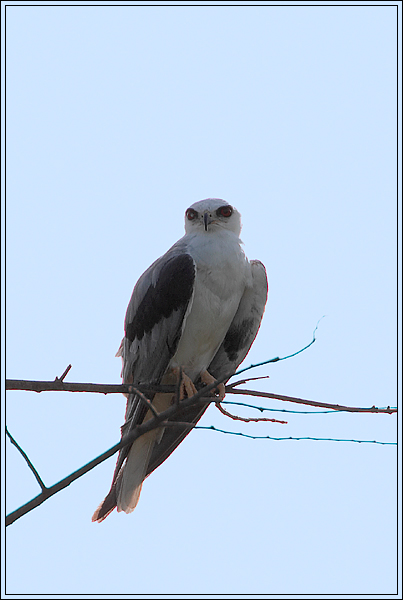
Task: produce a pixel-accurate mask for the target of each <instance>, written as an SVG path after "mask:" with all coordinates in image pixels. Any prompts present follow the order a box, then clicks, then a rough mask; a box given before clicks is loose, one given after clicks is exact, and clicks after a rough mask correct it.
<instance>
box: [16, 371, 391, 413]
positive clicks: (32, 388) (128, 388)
mask: <svg viewBox="0 0 403 600" xmlns="http://www.w3.org/2000/svg"><path fill="white" fill-rule="evenodd" d="M227 378H228V375H226V376H225V377H224V378H223V379H221V380H220V382H221V381H225V379H227ZM254 379H260V378H255V377H253V378H251V379H242V380H240V381H235V382H234V383H231V384H229V385H226V386H225V393H226V394H242V395H245V396H259V397H260V398H272V399H274V400H282V401H283V402H294V403H297V404H306V405H308V406H316V407H321V408H329V409H331V410H336V411H347V412H361V413H385V414H393V413H396V412H397V408H394V407H390V406H388V407H387V408H377V407H376V406H371V407H368V408H361V407H354V406H343V405H342V404H328V403H326V402H318V401H316V400H304V399H303V398H296V397H294V396H284V395H282V394H273V393H270V392H259V391H256V390H247V389H242V388H241V389H235V386H238V385H240V384H243V383H246V382H247V381H252V380H254ZM217 381H219V380H217ZM6 390H25V391H28V392H38V393H39V392H91V393H95V394H105V395H106V394H130V393H138V392H141V393H142V394H144V393H147V392H165V393H174V392H175V391H176V386H172V385H155V386H137V387H134V386H133V385H130V384H110V383H66V382H64V381H61V380H60V379H57V380H55V381H29V380H28V381H27V380H22V379H6ZM203 390H204V391H205V390H206V388H203ZM143 401H144V400H143Z"/></svg>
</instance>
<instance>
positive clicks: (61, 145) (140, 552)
mask: <svg viewBox="0 0 403 600" xmlns="http://www.w3.org/2000/svg"><path fill="white" fill-rule="evenodd" d="M29 4H30V5H29V6H13V3H12V2H7V5H8V6H7V377H9V378H15V379H47V380H49V379H54V378H55V376H57V375H58V376H60V375H61V373H62V372H63V370H64V369H65V367H66V366H67V365H68V364H69V363H72V365H73V368H72V370H71V372H70V373H69V375H68V380H69V381H86V382H87V381H88V382H99V383H112V382H119V381H120V378H119V375H120V361H119V359H117V358H114V354H115V352H116V350H117V348H118V346H119V343H120V340H121V337H122V334H123V319H124V314H125V311H126V306H127V303H128V301H129V298H130V295H131V291H132V288H133V286H134V284H135V283H136V281H137V279H138V277H139V276H140V275H141V273H142V272H143V271H144V270H145V269H146V268H147V267H148V266H149V264H151V262H152V261H154V260H155V259H156V258H157V257H158V256H160V255H161V254H163V253H164V252H165V251H166V250H167V249H168V248H169V247H170V246H171V245H172V244H173V243H174V242H175V241H176V240H177V239H178V238H179V237H181V236H182V235H183V214H184V211H185V209H186V208H187V207H188V206H189V205H190V204H192V203H193V202H195V201H197V200H200V199H202V198H206V197H209V196H214V197H221V198H224V199H225V200H227V201H228V202H230V203H232V204H234V205H235V206H236V207H237V208H238V210H239V211H240V212H241V214H242V218H243V225H244V227H243V231H242V239H243V241H244V243H245V252H246V254H247V256H248V257H249V258H259V259H260V260H262V261H263V262H264V264H265V265H266V268H267V272H268V276H269V282H270V295H269V301H268V305H267V309H266V314H265V317H264V320H263V324H262V327H261V330H260V333H259V336H258V338H257V340H256V342H255V344H254V346H253V348H252V350H251V352H250V354H249V355H248V357H247V359H246V361H245V363H244V365H243V366H247V365H249V364H251V363H256V362H259V361H262V360H265V359H269V358H272V357H274V356H284V355H286V354H290V353H293V352H295V351H296V350H298V349H300V348H302V347H303V346H305V345H306V344H307V343H308V342H309V341H310V340H311V337H312V332H313V329H314V327H315V325H316V323H317V321H318V319H319V318H320V317H321V316H322V315H326V318H325V319H323V320H322V321H321V323H320V326H319V329H318V332H317V341H316V343H315V344H314V345H313V346H312V347H311V348H309V349H308V350H307V351H306V352H304V353H303V354H300V355H298V356H297V357H294V358H292V359H290V360H287V361H283V362H279V363H276V364H273V365H270V366H268V367H261V368H259V369H256V370H254V371H252V372H251V376H258V375H270V379H269V380H266V381H263V382H257V383H256V385H255V388H256V389H262V390H265V391H269V392H275V393H279V394H286V395H294V396H299V397H303V398H309V399H312V400H321V401H324V402H329V403H341V404H348V405H352V406H372V405H376V406H387V405H396V89H397V88H396V10H397V9H396V7H395V6H363V5H362V6H340V5H339V6H313V7H312V6H302V5H299V6H286V5H283V6H257V7H253V6H250V7H241V6H237V7H228V6H227V7H218V6H198V7H197V6H189V7H186V6H180V7H173V6H168V5H167V6H163V7H156V6H145V7H140V6H136V5H134V3H124V4H125V6H106V5H105V6H73V5H69V6H66V5H65V6H42V7H40V6H35V5H34V3H29ZM71 4H73V3H71ZM74 4H77V3H74ZM100 4H102V3H100ZM327 4H329V3H327ZM368 4H371V3H368ZM2 10H4V9H3V7H2ZM3 26H4V20H3ZM251 385H252V384H251ZM231 399H233V400H241V398H240V397H239V396H237V397H231V398H230V397H228V400H231ZM245 402H250V399H248V398H245ZM252 403H253V402H252ZM257 404H263V400H262V401H260V400H259V401H258V402H257ZM264 405H266V406H269V407H272V408H281V409H283V408H287V409H295V408H296V407H295V406H291V405H285V404H284V403H280V402H277V401H274V400H273V401H267V402H265V403H264ZM124 408H125V400H124V398H123V396H108V397H100V396H98V395H90V394H88V395H85V394H67V393H66V394H61V393H43V394H41V395H36V394H33V393H32V394H31V393H28V392H21V393H19V392H10V393H9V395H8V403H7V424H8V427H9V430H10V432H11V433H12V434H13V435H14V436H15V438H16V439H17V441H18V442H19V443H20V444H21V445H22V447H23V448H24V450H25V451H26V452H27V453H28V455H29V456H30V458H31V459H32V461H33V462H34V464H35V466H36V467H37V469H38V470H39V472H40V474H41V476H42V478H43V479H44V481H45V483H47V484H49V485H51V484H53V483H55V482H56V481H58V480H59V479H61V478H63V477H64V476H65V475H67V474H69V473H70V472H71V471H73V470H75V469H76V468H78V467H80V466H81V465H82V464H84V463H86V462H88V461H89V460H91V459H92V458H94V457H95V456H97V455H98V454H100V453H101V452H103V451H104V450H106V449H107V448H109V447H110V446H112V445H113V444H115V443H116V442H117V441H118V439H119V427H120V425H121V424H122V422H123V418H124ZM297 408H298V407H297ZM300 409H303V407H300ZM239 412H241V409H239ZM242 414H245V415H247V416H257V415H256V414H255V413H254V412H253V411H247V410H246V409H244V410H243V411H242ZM276 415H277V417H278V418H282V416H281V413H274V416H276ZM286 420H288V425H276V424H270V423H262V424H238V423H234V422H232V421H230V420H228V419H226V418H225V417H224V416H222V415H220V414H219V413H218V411H217V410H216V409H215V408H213V407H211V408H210V409H209V410H208V411H207V413H206V415H205V416H204V418H203V420H202V421H201V423H200V424H202V425H215V426H216V427H221V428H223V429H227V430H232V431H242V432H244V433H249V434H252V435H270V436H275V437H280V436H311V437H320V438H344V439H346V438H347V439H359V440H378V441H384V442H395V441H396V416H389V415H373V414H371V415H357V414H325V415H298V414H289V415H287V417H286ZM6 450H7V484H8V488H7V512H9V511H11V510H14V509H15V508H17V507H18V506H20V505H21V504H23V503H25V502H27V501H28V500H30V499H31V498H32V497H33V496H35V495H36V494H37V493H39V488H38V486H37V484H36V482H35V480H34V478H33V476H32V474H31V473H30V471H29V470H28V468H27V467H26V465H25V463H24V461H23V460H22V458H21V457H20V456H19V454H18V453H17V451H16V450H15V448H13V447H12V446H11V445H10V444H9V443H8V442H7V444H6ZM114 465H115V457H113V458H111V459H110V460H108V461H107V462H105V463H103V464H102V465H101V466H99V467H97V468H96V469H94V470H93V471H91V472H90V473H89V474H87V475H86V476H85V477H83V478H82V479H80V480H78V481H76V482H75V483H73V484H72V485H71V486H70V487H69V488H67V489H65V490H63V491H62V492H61V493H59V494H57V495H56V496H54V497H53V498H51V499H50V500H48V501H47V502H45V503H44V504H43V505H41V506H40V507H39V508H37V509H36V510H34V511H32V512H31V513H29V514H28V515H26V516H25V517H23V518H21V519H20V520H19V521H17V522H15V523H14V524H13V525H12V526H10V527H9V528H8V530H7V563H6V575H7V579H6V581H7V593H8V594H25V595H27V594H33V593H37V594H70V595H74V594H78V595H80V594H84V593H86V594H93V595H94V596H96V595H97V594H110V595H113V594H131V595H135V594H145V593H153V594H168V593H176V594H177V593H185V594H191V593H193V594H209V593H210V594H217V593H222V594H258V593H260V594H267V595H269V594H276V595H278V594H289V595H296V594H338V595H342V594H394V593H395V592H396V485H397V483H396V447H395V446H382V445H375V444H356V443H347V442H321V441H272V440H249V439H243V438H240V437H235V436H229V435H223V434H220V433H217V432H210V431H204V430H199V431H197V430H196V431H193V432H192V433H191V434H190V436H189V437H188V438H187V439H186V441H185V442H184V443H183V444H182V445H181V446H180V447H179V448H178V449H177V450H176V451H175V452H174V454H173V455H172V456H171V457H170V458H169V459H168V460H167V461H166V462H165V463H164V464H163V465H162V466H161V467H160V468H159V469H158V470H157V471H156V472H155V473H153V474H152V476H151V477H150V478H148V479H147V481H146V482H145V484H144V486H143V492H142V496H141V499H140V503H139V505H138V507H137V509H136V510H135V512H134V513H133V514H132V515H130V516H126V515H122V514H117V513H116V512H115V513H114V514H112V515H111V516H110V517H109V518H108V519H107V520H106V521H105V522H104V523H102V524H101V525H96V524H93V523H91V515H92V513H93V511H94V509H95V508H96V506H97V505H98V504H99V502H100V501H101V500H102V498H103V497H104V496H105V494H106V493H107V491H108V489H109V486H110V482H111V477H112V474H113V469H114Z"/></svg>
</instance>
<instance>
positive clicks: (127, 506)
mask: <svg viewBox="0 0 403 600" xmlns="http://www.w3.org/2000/svg"><path fill="white" fill-rule="evenodd" d="M159 434H160V432H159V428H158V429H154V430H152V431H149V432H148V433H145V434H144V435H142V436H141V437H139V438H138V439H137V440H136V441H135V442H133V445H132V447H131V449H130V452H129V456H128V457H127V459H126V464H125V466H124V469H123V473H122V479H121V481H120V485H119V490H118V496H117V500H118V502H117V509H118V512H121V511H124V512H126V513H131V512H133V510H134V509H135V508H136V506H137V503H138V501H139V498H140V492H141V486H142V483H143V481H144V479H145V476H146V473H147V467H148V463H149V462H150V457H151V452H152V450H153V447H154V444H155V442H156V439H157V437H158V435H159Z"/></svg>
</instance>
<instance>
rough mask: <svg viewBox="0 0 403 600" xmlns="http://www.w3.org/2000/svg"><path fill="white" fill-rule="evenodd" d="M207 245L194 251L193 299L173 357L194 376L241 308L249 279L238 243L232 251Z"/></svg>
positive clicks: (217, 345) (216, 346) (174, 361)
mask: <svg viewBox="0 0 403 600" xmlns="http://www.w3.org/2000/svg"><path fill="white" fill-rule="evenodd" d="M220 250H221V249H220V248H219V247H217V245H216V247H204V248H202V249H201V251H200V252H195V253H194V254H193V258H194V260H195V262H196V267H197V271H196V281H195V290H194V295H193V301H192V304H191V307H190V310H189V313H188V315H187V317H186V319H185V322H184V327H183V331H182V337H181V340H180V342H179V345H178V348H177V352H176V354H175V356H174V358H173V362H172V363H171V364H173V365H174V366H176V365H180V366H182V367H184V368H185V369H187V374H188V375H189V376H190V377H194V376H196V375H198V374H199V373H200V371H201V370H204V369H207V367H208V365H209V364H210V362H211V360H212V358H213V357H214V355H215V354H216V352H217V350H218V348H219V346H220V345H221V343H222V341H223V339H224V337H225V334H226V332H227V331H228V328H229V326H230V324H231V322H232V320H233V318H234V316H235V313H236V311H237V309H238V306H239V302H240V299H241V297H242V295H243V292H244V290H245V286H246V285H247V281H248V273H249V269H248V267H249V263H248V261H247V260H246V258H245V255H244V253H243V252H242V249H241V248H240V247H239V244H237V245H236V246H235V245H234V246H233V248H231V249H230V250H231V251H229V250H228V248H226V251H225V252H222V251H221V252H220Z"/></svg>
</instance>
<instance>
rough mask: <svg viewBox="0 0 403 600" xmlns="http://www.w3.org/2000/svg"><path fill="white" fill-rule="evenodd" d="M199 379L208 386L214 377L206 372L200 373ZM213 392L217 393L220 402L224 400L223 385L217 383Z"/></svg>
mask: <svg viewBox="0 0 403 600" xmlns="http://www.w3.org/2000/svg"><path fill="white" fill-rule="evenodd" d="M200 379H201V380H202V382H203V383H205V384H206V385H210V384H211V383H214V382H215V377H213V376H212V375H211V374H210V373H209V372H208V371H202V373H201V374H200ZM215 391H217V392H218V395H219V397H220V400H224V398H225V385H224V383H219V384H218V385H217V387H216V388H215Z"/></svg>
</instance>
